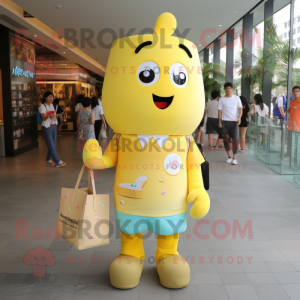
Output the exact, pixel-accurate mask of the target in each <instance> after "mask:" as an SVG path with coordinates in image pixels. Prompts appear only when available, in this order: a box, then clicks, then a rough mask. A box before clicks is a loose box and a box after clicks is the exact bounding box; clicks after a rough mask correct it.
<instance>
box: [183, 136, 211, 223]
mask: <svg viewBox="0 0 300 300" xmlns="http://www.w3.org/2000/svg"><path fill="white" fill-rule="evenodd" d="M203 162H204V158H203V156H202V154H201V153H200V151H199V149H198V147H197V145H196V143H195V141H194V139H193V137H191V142H190V148H189V152H188V157H187V171H188V191H189V194H188V198H187V200H188V202H194V204H193V206H192V208H191V211H190V214H191V216H192V217H193V218H195V219H200V218H203V217H204V216H205V215H206V214H207V213H208V211H209V207H210V200H209V196H208V194H207V192H206V190H205V188H204V186H203V179H202V172H201V164H202V163H203Z"/></svg>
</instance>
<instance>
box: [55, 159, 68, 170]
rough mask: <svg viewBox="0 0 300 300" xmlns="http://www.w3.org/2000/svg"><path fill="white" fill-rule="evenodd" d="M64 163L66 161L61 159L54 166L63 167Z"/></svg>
mask: <svg viewBox="0 0 300 300" xmlns="http://www.w3.org/2000/svg"><path fill="white" fill-rule="evenodd" d="M65 165H66V163H65V162H63V161H62V160H61V161H60V162H59V163H58V164H56V168H60V167H63V166H65Z"/></svg>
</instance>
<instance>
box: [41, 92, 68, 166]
mask: <svg viewBox="0 0 300 300" xmlns="http://www.w3.org/2000/svg"><path fill="white" fill-rule="evenodd" d="M53 100H54V95H53V93H51V92H49V91H48V92H46V93H45V94H44V97H43V101H42V102H43V104H41V105H40V107H39V112H40V114H41V117H42V120H43V122H42V132H43V136H44V140H45V142H46V145H47V147H48V153H47V157H46V166H56V167H63V166H65V165H66V163H64V162H63V161H61V160H60V159H59V158H58V156H57V154H56V135H57V132H56V125H57V118H56V113H55V109H54V106H53V104H52V103H53ZM52 159H53V160H54V162H53V161H52Z"/></svg>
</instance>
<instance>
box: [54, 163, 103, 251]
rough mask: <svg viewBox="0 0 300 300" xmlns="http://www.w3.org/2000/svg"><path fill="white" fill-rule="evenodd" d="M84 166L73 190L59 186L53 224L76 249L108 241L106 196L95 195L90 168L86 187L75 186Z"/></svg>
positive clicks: (62, 236) (59, 234) (80, 176)
mask: <svg viewBox="0 0 300 300" xmlns="http://www.w3.org/2000/svg"><path fill="white" fill-rule="evenodd" d="M84 169H85V165H83V167H82V168H81V171H80V173H79V176H78V179H77V182H76V186H75V188H74V189H70V188H62V191H61V197H60V207H59V215H58V224H57V227H56V235H58V236H60V237H61V238H63V239H64V240H66V241H67V242H69V243H71V244H72V245H73V246H75V247H76V248H78V249H79V250H82V249H87V248H92V247H98V246H102V245H106V244H109V195H97V194H96V189H95V180H94V175H93V170H90V169H89V170H88V188H81V189H79V188H78V186H79V183H80V181H81V178H82V175H83V172H84ZM91 177H92V186H93V189H91V187H90V181H91V180H90V178H91Z"/></svg>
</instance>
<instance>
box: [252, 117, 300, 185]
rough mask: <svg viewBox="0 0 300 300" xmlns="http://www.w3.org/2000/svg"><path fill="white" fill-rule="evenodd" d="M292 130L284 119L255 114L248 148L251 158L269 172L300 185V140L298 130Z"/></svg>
mask: <svg viewBox="0 0 300 300" xmlns="http://www.w3.org/2000/svg"><path fill="white" fill-rule="evenodd" d="M289 127H290V130H289ZM291 128H292V127H291V126H289V122H287V121H285V120H279V119H273V118H268V117H259V116H257V115H252V116H251V118H250V122H249V125H248V130H247V138H246V141H247V148H248V153H249V154H250V155H252V156H253V157H255V158H256V159H258V160H259V161H261V162H262V163H264V164H266V165H267V166H268V167H269V168H270V169H272V170H274V171H275V172H277V173H278V174H280V175H283V176H285V177H286V179H288V180H290V181H293V182H294V183H296V184H298V185H300V137H299V132H298V128H296V131H292V130H291ZM293 129H295V128H293Z"/></svg>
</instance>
